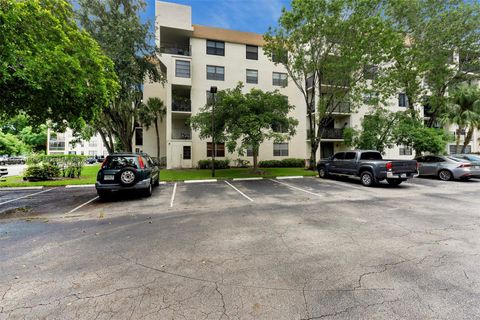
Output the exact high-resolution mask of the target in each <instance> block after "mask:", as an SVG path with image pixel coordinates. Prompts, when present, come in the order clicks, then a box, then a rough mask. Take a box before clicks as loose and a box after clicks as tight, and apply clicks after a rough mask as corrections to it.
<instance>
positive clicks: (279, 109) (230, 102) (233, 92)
mask: <svg viewBox="0 0 480 320" xmlns="http://www.w3.org/2000/svg"><path fill="white" fill-rule="evenodd" d="M242 89H243V85H242V84H239V85H237V87H235V88H234V89H227V90H223V91H219V92H218V94H217V99H216V101H215V123H219V125H218V127H217V128H216V130H222V131H220V132H218V134H217V135H216V137H217V138H218V139H220V140H217V139H216V140H217V141H223V142H226V145H227V148H228V151H229V152H234V151H235V150H236V151H237V152H238V154H239V155H241V156H242V155H244V152H245V150H247V149H249V148H251V149H252V151H253V169H254V170H257V168H258V153H259V149H260V144H262V142H263V141H265V140H267V139H272V140H274V141H276V142H283V141H286V140H289V139H290V137H291V136H293V135H294V134H295V128H296V126H297V125H298V121H297V120H296V119H294V118H292V117H289V116H288V114H289V112H290V111H292V110H293V108H294V106H292V105H290V104H289V103H288V99H287V98H286V97H285V96H283V95H281V94H280V93H279V92H278V91H273V92H264V91H262V90H259V89H251V90H250V92H248V93H245V94H244V93H243V92H242ZM190 123H191V125H192V127H193V129H195V130H199V131H200V137H201V138H207V137H211V135H212V132H211V127H212V108H211V106H206V107H205V108H204V109H203V110H202V111H201V112H200V113H199V114H198V115H195V116H193V117H191V120H190Z"/></svg>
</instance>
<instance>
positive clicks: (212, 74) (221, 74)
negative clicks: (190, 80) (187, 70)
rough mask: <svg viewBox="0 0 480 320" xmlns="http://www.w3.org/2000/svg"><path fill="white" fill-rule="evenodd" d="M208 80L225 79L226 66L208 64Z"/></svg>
mask: <svg viewBox="0 0 480 320" xmlns="http://www.w3.org/2000/svg"><path fill="white" fill-rule="evenodd" d="M207 79H208V80H220V81H223V80H225V68H224V67H218V66H207Z"/></svg>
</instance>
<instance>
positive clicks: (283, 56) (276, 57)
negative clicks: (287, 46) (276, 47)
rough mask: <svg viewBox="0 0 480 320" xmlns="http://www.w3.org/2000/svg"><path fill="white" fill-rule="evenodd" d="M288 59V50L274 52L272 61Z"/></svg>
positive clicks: (279, 61)
mask: <svg viewBox="0 0 480 320" xmlns="http://www.w3.org/2000/svg"><path fill="white" fill-rule="evenodd" d="M287 59H288V53H287V52H286V51H282V52H278V53H275V52H274V53H272V62H275V63H286V62H287Z"/></svg>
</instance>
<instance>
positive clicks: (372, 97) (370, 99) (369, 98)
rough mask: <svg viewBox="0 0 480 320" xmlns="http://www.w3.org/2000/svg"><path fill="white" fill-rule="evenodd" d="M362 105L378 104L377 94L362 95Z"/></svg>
mask: <svg viewBox="0 0 480 320" xmlns="http://www.w3.org/2000/svg"><path fill="white" fill-rule="evenodd" d="M363 103H365V104H369V105H376V104H378V93H377V92H368V93H365V94H363Z"/></svg>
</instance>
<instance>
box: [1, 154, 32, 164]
mask: <svg viewBox="0 0 480 320" xmlns="http://www.w3.org/2000/svg"><path fill="white" fill-rule="evenodd" d="M25 162H27V158H26V157H23V156H16V157H0V166H4V165H7V164H25Z"/></svg>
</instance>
